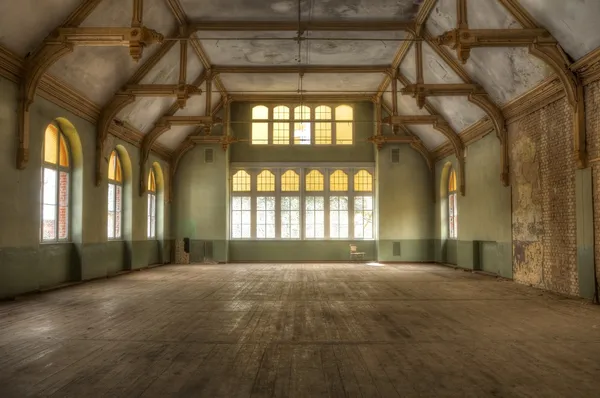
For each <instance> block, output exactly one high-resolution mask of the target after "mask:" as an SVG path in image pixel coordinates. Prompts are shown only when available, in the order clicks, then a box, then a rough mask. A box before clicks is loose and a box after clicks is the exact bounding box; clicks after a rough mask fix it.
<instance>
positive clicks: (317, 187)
mask: <svg viewBox="0 0 600 398" xmlns="http://www.w3.org/2000/svg"><path fill="white" fill-rule="evenodd" d="M324 189H325V181H324V178H323V174H322V173H321V172H320V171H318V170H312V171H311V172H310V173H308V174H307V175H306V190H307V191H308V192H311V191H313V192H315V191H316V192H318V191H323V190H324Z"/></svg>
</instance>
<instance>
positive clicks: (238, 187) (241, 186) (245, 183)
mask: <svg viewBox="0 0 600 398" xmlns="http://www.w3.org/2000/svg"><path fill="white" fill-rule="evenodd" d="M250 181H251V180H250V174H248V173H247V172H246V171H244V170H240V171H238V172H237V173H235V174H234V175H233V184H232V185H233V186H232V189H233V192H250Z"/></svg>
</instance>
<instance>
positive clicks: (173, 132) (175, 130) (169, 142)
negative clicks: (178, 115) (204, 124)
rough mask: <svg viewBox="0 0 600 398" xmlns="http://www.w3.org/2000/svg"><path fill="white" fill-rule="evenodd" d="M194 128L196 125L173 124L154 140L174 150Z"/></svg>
mask: <svg viewBox="0 0 600 398" xmlns="http://www.w3.org/2000/svg"><path fill="white" fill-rule="evenodd" d="M196 128H197V127H196V126H173V127H171V129H170V130H168V131H165V132H164V133H163V134H162V135H161V136H160V137H158V139H157V140H156V142H158V143H159V144H161V145H163V146H165V147H167V148H169V149H170V150H172V151H174V150H175V149H177V147H178V146H179V144H181V143H182V142H183V140H185V139H186V137H187V136H188V135H190V134H191V133H192V132H193V131H194V130H195V129H196Z"/></svg>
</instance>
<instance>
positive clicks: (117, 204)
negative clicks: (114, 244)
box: [107, 149, 123, 239]
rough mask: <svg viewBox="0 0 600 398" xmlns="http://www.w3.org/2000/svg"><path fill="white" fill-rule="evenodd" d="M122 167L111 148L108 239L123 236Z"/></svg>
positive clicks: (117, 156) (115, 152)
mask: <svg viewBox="0 0 600 398" xmlns="http://www.w3.org/2000/svg"><path fill="white" fill-rule="evenodd" d="M122 221H123V167H122V166H121V158H120V157H119V154H118V153H117V150H116V149H115V150H113V151H112V152H111V154H110V158H109V161H108V223H107V233H108V239H120V238H121V237H122V236H123V227H122Z"/></svg>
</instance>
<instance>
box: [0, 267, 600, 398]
mask: <svg viewBox="0 0 600 398" xmlns="http://www.w3.org/2000/svg"><path fill="white" fill-rule="evenodd" d="M103 396H106V397H128V398H129V397H145V398H150V397H171V396H174V397H325V396H330V397H386V398H387V397H488V396H489V397H566V396H569V397H598V396H600V308H598V307H595V306H592V305H590V304H589V303H587V302H584V301H579V300H570V299H564V298H561V297H558V296H554V295H552V294H548V293H543V292H541V291H539V290H535V289H531V288H528V287H525V286H521V285H517V284H515V283H512V282H507V281H500V280H496V279H494V278H490V277H487V276H482V275H476V274H471V273H467V272H462V271H456V270H453V269H449V268H445V267H440V266H434V265H385V266H369V265H363V264H236V265H190V266H167V267H161V268H155V269H152V270H148V271H143V272H136V273H132V274H128V275H124V276H120V277H116V278H113V279H109V280H103V281H95V282H91V283H87V284H83V285H78V286H75V287H70V288H66V289H62V290H57V291H54V292H49V293H45V294H39V295H33V296H28V297H24V298H21V299H19V300H17V301H15V302H5V303H1V304H0V397H2V398H9V397H19V398H20V397H78V398H81V397H103Z"/></svg>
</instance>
